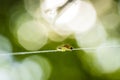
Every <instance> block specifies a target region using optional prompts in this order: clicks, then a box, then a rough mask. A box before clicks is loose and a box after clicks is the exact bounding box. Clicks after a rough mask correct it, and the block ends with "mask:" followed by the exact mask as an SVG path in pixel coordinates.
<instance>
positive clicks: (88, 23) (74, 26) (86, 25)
mask: <svg viewBox="0 0 120 80" xmlns="http://www.w3.org/2000/svg"><path fill="white" fill-rule="evenodd" d="M95 22H96V11H95V9H94V7H93V6H92V5H91V3H88V2H83V1H81V2H80V1H76V2H74V4H72V5H71V6H70V7H69V8H68V9H66V10H65V11H64V12H63V13H62V14H61V16H60V17H58V18H57V19H56V22H55V24H58V25H63V24H64V25H65V27H64V26H61V27H62V28H65V29H67V30H73V31H74V32H79V33H82V32H85V31H88V30H89V29H91V27H93V25H94V23H95ZM66 26H67V27H66Z"/></svg>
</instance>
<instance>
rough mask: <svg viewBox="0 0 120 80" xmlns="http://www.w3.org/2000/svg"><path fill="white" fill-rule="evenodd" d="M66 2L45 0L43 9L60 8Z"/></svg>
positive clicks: (64, 0) (65, 0)
mask: <svg viewBox="0 0 120 80" xmlns="http://www.w3.org/2000/svg"><path fill="white" fill-rule="evenodd" d="M67 1H68V0H45V1H44V3H45V4H44V7H46V8H48V9H53V8H57V7H60V6H62V5H63V4H65V3H66V2H67Z"/></svg>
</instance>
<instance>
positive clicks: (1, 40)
mask: <svg viewBox="0 0 120 80" xmlns="http://www.w3.org/2000/svg"><path fill="white" fill-rule="evenodd" d="M0 51H4V52H11V51H12V45H11V43H10V41H9V40H8V39H7V38H5V37H3V36H1V35H0Z"/></svg>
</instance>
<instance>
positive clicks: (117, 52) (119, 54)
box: [96, 40, 120, 73]
mask: <svg viewBox="0 0 120 80" xmlns="http://www.w3.org/2000/svg"><path fill="white" fill-rule="evenodd" d="M118 45H120V43H119V42H118V41H115V40H114V41H108V42H107V43H104V44H102V45H101V46H100V47H98V49H97V50H96V61H97V64H99V66H101V70H100V71H102V72H105V73H109V72H114V71H116V70H118V69H119V68H120V49H119V47H114V46H118ZM104 46H113V47H114V48H107V47H106V48H102V47H104Z"/></svg>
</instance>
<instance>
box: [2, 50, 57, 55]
mask: <svg viewBox="0 0 120 80" xmlns="http://www.w3.org/2000/svg"><path fill="white" fill-rule="evenodd" d="M48 52H59V51H58V50H43V51H31V52H14V53H0V55H24V54H35V53H36V54H37V53H48Z"/></svg>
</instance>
